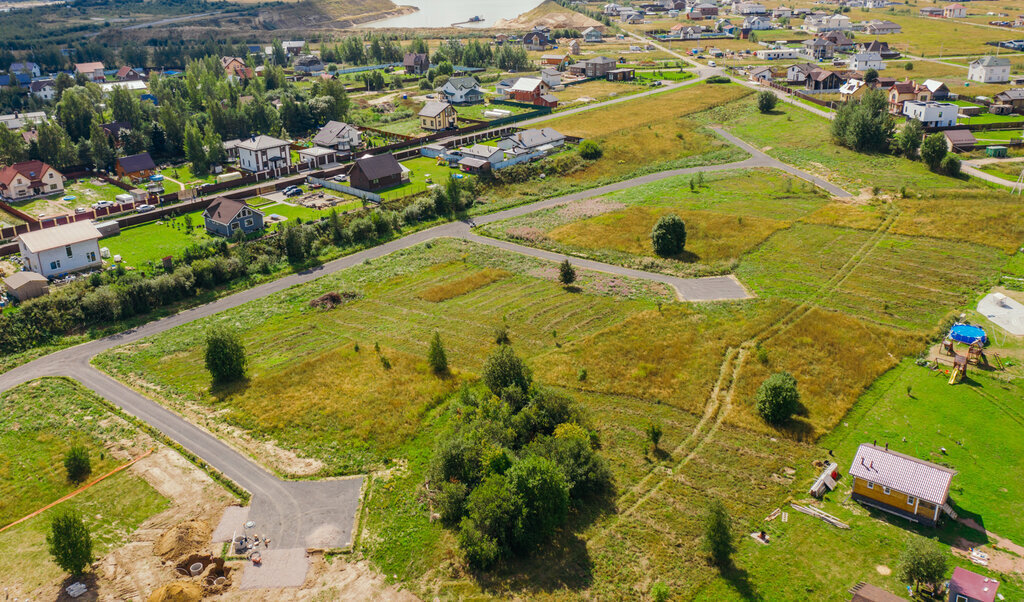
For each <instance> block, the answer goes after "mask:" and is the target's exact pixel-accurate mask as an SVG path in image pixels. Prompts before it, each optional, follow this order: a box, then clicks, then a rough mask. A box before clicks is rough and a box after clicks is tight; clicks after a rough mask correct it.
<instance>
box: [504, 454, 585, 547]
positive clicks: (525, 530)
mask: <svg viewBox="0 0 1024 602" xmlns="http://www.w3.org/2000/svg"><path fill="white" fill-rule="evenodd" d="M505 478H506V479H507V481H508V489H509V493H511V495H512V496H513V499H514V500H515V510H516V517H515V522H514V526H513V528H512V546H513V547H514V548H516V549H518V550H531V549H534V548H536V547H537V546H538V545H540V544H541V543H542V542H544V541H546V540H547V539H548V538H550V537H551V536H552V535H553V534H554V532H555V529H557V528H558V527H559V526H561V525H562V523H564V522H565V519H566V516H568V513H569V485H568V483H566V480H565V477H564V476H563V475H562V471H561V470H559V468H558V466H557V465H556V464H555V463H554V462H552V461H551V460H548V459H547V458H542V457H540V456H527V457H526V458H524V459H522V460H520V461H518V462H516V463H515V464H513V465H512V467H511V468H509V469H508V473H506V475H505Z"/></svg>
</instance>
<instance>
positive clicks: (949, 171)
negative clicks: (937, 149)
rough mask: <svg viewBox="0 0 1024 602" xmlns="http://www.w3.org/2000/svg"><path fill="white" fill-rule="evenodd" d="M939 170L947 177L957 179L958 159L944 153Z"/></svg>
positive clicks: (958, 173)
mask: <svg viewBox="0 0 1024 602" xmlns="http://www.w3.org/2000/svg"><path fill="white" fill-rule="evenodd" d="M939 170H940V171H941V172H942V173H944V174H946V175H947V176H951V177H954V178H955V177H957V176H959V175H960V157H957V156H956V155H954V154H953V153H946V156H945V157H943V158H942V162H941V163H940V164H939Z"/></svg>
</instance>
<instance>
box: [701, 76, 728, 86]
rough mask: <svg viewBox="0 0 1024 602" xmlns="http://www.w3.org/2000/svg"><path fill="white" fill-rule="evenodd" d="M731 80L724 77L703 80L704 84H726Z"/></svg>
mask: <svg viewBox="0 0 1024 602" xmlns="http://www.w3.org/2000/svg"><path fill="white" fill-rule="evenodd" d="M731 81H732V80H731V79H729V78H728V77H726V76H724V75H712V76H711V77H709V78H707V79H706V80H704V83H705V84H728V83H729V82H731Z"/></svg>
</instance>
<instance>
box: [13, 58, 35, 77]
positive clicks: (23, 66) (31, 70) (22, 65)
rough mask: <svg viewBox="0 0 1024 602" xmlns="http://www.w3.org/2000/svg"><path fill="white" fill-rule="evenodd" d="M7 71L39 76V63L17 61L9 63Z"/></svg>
mask: <svg viewBox="0 0 1024 602" xmlns="http://www.w3.org/2000/svg"><path fill="white" fill-rule="evenodd" d="M7 72H8V73H11V74H14V73H27V74H28V75H29V76H31V77H39V76H40V71H39V65H37V64H36V63H33V62H32V61H23V62H22V61H19V62H15V63H11V66H10V67H9V68H8V69H7Z"/></svg>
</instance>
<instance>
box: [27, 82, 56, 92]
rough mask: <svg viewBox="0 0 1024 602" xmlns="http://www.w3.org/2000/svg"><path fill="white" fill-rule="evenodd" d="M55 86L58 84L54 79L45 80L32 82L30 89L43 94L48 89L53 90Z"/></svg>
mask: <svg viewBox="0 0 1024 602" xmlns="http://www.w3.org/2000/svg"><path fill="white" fill-rule="evenodd" d="M55 85H56V84H55V82H54V81H53V80H52V79H44V80H39V81H34V82H32V83H31V84H29V86H28V88H29V90H32V91H33V92H41V91H43V90H45V89H46V88H53V87H54V86H55Z"/></svg>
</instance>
